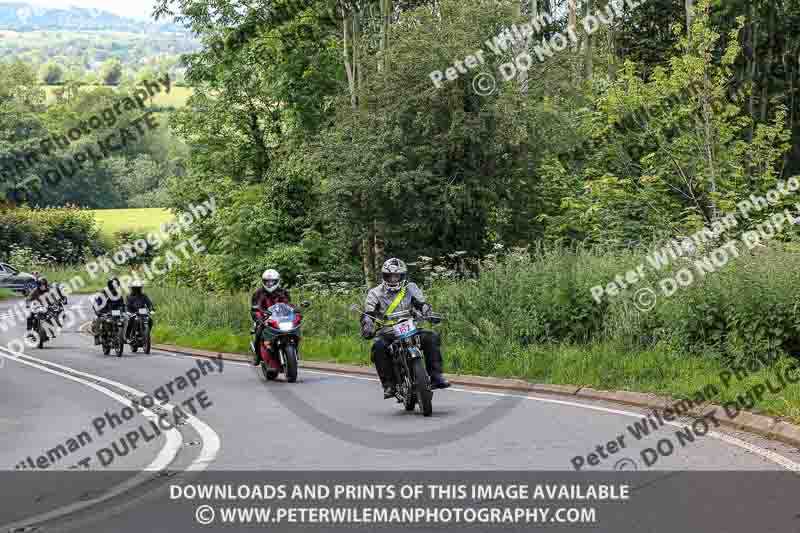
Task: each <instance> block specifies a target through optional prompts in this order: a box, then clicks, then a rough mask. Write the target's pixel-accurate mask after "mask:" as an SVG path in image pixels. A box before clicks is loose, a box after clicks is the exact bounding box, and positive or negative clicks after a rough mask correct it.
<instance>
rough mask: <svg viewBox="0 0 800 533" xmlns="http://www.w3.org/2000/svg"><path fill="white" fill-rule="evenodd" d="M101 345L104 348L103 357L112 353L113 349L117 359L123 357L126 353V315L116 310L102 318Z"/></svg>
mask: <svg viewBox="0 0 800 533" xmlns="http://www.w3.org/2000/svg"><path fill="white" fill-rule="evenodd" d="M100 344H101V345H102V346H103V355H108V354H110V353H111V349H112V348H113V349H114V351H115V352H116V354H117V357H122V352H124V351H125V313H124V312H123V311H120V310H119V309H114V310H113V311H111V313H109V314H105V315H103V316H101V317H100Z"/></svg>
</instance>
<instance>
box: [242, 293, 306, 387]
mask: <svg viewBox="0 0 800 533" xmlns="http://www.w3.org/2000/svg"><path fill="white" fill-rule="evenodd" d="M309 305H311V302H307V301H306V302H303V307H308V306H309ZM252 309H253V311H262V312H264V309H261V308H259V307H258V306H255V307H253V308H252ZM262 321H263V324H264V328H263V329H262V333H261V338H259V339H258V341H257V345H251V349H252V350H253V351H254V352H255V351H256V350H259V354H260V355H261V371H262V372H263V373H264V377H265V378H266V379H267V380H268V381H273V380H274V379H275V378H277V377H278V375H279V374H285V375H286V381H288V382H289V383H294V382H296V381H297V368H298V364H299V361H300V354H299V352H298V350H297V345H298V344H299V342H300V338H301V337H302V333H301V325H302V322H303V318H302V315H301V314H300V313H298V312H297V310H296V309H295V308H294V307H293V306H291V305H289V304H284V303H279V304H275V305H273V306H272V307H270V308H269V309H267V310H266V316H265V317H264V318H263V319H262Z"/></svg>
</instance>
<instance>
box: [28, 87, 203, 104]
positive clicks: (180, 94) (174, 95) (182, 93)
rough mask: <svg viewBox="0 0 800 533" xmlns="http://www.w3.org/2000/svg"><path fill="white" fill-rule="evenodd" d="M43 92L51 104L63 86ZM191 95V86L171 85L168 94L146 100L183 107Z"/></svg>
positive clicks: (84, 89)
mask: <svg viewBox="0 0 800 533" xmlns="http://www.w3.org/2000/svg"><path fill="white" fill-rule="evenodd" d="M98 87H101V86H100V85H85V86H83V87H82V88H81V90H82V91H86V90H91V89H96V88H98ZM44 89H45V92H46V94H47V103H48V104H52V103H54V102H55V101H56V93H57V92H58V91H61V90H63V87H61V86H59V85H48V86H46V87H45V88H44ZM114 90H115V91H119V89H118V88H116V87H115V88H114ZM191 95H192V88H191V87H176V86H175V85H173V86H172V87H171V88H170V91H169V94H166V93H164V92H161V93H159V94H157V95H155V96H154V97H153V99H152V101H148V102H147V103H148V105H153V106H158V107H170V106H171V107H175V108H179V107H183V106H185V105H186V101H187V100H188V99H189V97H190V96H191Z"/></svg>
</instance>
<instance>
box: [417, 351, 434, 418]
mask: <svg viewBox="0 0 800 533" xmlns="http://www.w3.org/2000/svg"><path fill="white" fill-rule="evenodd" d="M414 380H415V387H414V388H415V389H416V392H417V398H419V407H420V409H421V410H422V415H423V416H431V414H433V391H432V390H431V384H430V378H429V377H428V372H427V371H426V370H425V360H424V359H423V358H422V357H419V358H417V359H414Z"/></svg>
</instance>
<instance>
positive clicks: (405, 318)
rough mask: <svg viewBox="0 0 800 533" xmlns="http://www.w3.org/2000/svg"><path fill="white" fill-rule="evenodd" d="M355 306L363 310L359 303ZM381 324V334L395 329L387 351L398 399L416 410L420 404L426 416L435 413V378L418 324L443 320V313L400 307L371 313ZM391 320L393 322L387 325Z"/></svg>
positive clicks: (437, 322) (433, 323)
mask: <svg viewBox="0 0 800 533" xmlns="http://www.w3.org/2000/svg"><path fill="white" fill-rule="evenodd" d="M351 309H352V310H354V311H358V312H361V314H365V313H363V312H362V311H361V310H360V309H359V308H358V306H357V305H355V304H354V305H353V306H352V307H351ZM370 318H372V319H373V320H374V321H375V322H376V324H377V325H378V326H379V329H378V335H381V334H384V333H391V335H390V336H391V337H392V338H393V341H392V343H391V344H390V345H389V346H388V347H387V354H388V355H389V357H390V358H391V360H392V369H393V371H394V382H395V383H396V384H397V401H398V403H402V404H403V406H404V407H405V409H406V411H413V410H414V408H415V407H416V406H417V405H419V407H420V411H422V415H423V416H431V415H432V414H433V389H432V388H431V378H430V376H429V375H428V370H427V368H426V367H425V355H424V354H423V353H422V339H421V338H420V334H421V333H422V332H421V331H420V330H419V329H418V328H417V325H418V324H420V323H422V322H429V323H430V324H432V325H435V324H439V323H440V322H441V321H442V320H443V317H442V316H441V315H438V314H434V313H431V314H430V315H426V316H421V315H419V314H418V313H415V312H413V311H410V310H409V311H399V312H397V313H392V314H390V315H385V316H384V317H382V318H376V317H373V316H370ZM387 322H391V323H392V324H393V325H386V323H387Z"/></svg>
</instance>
